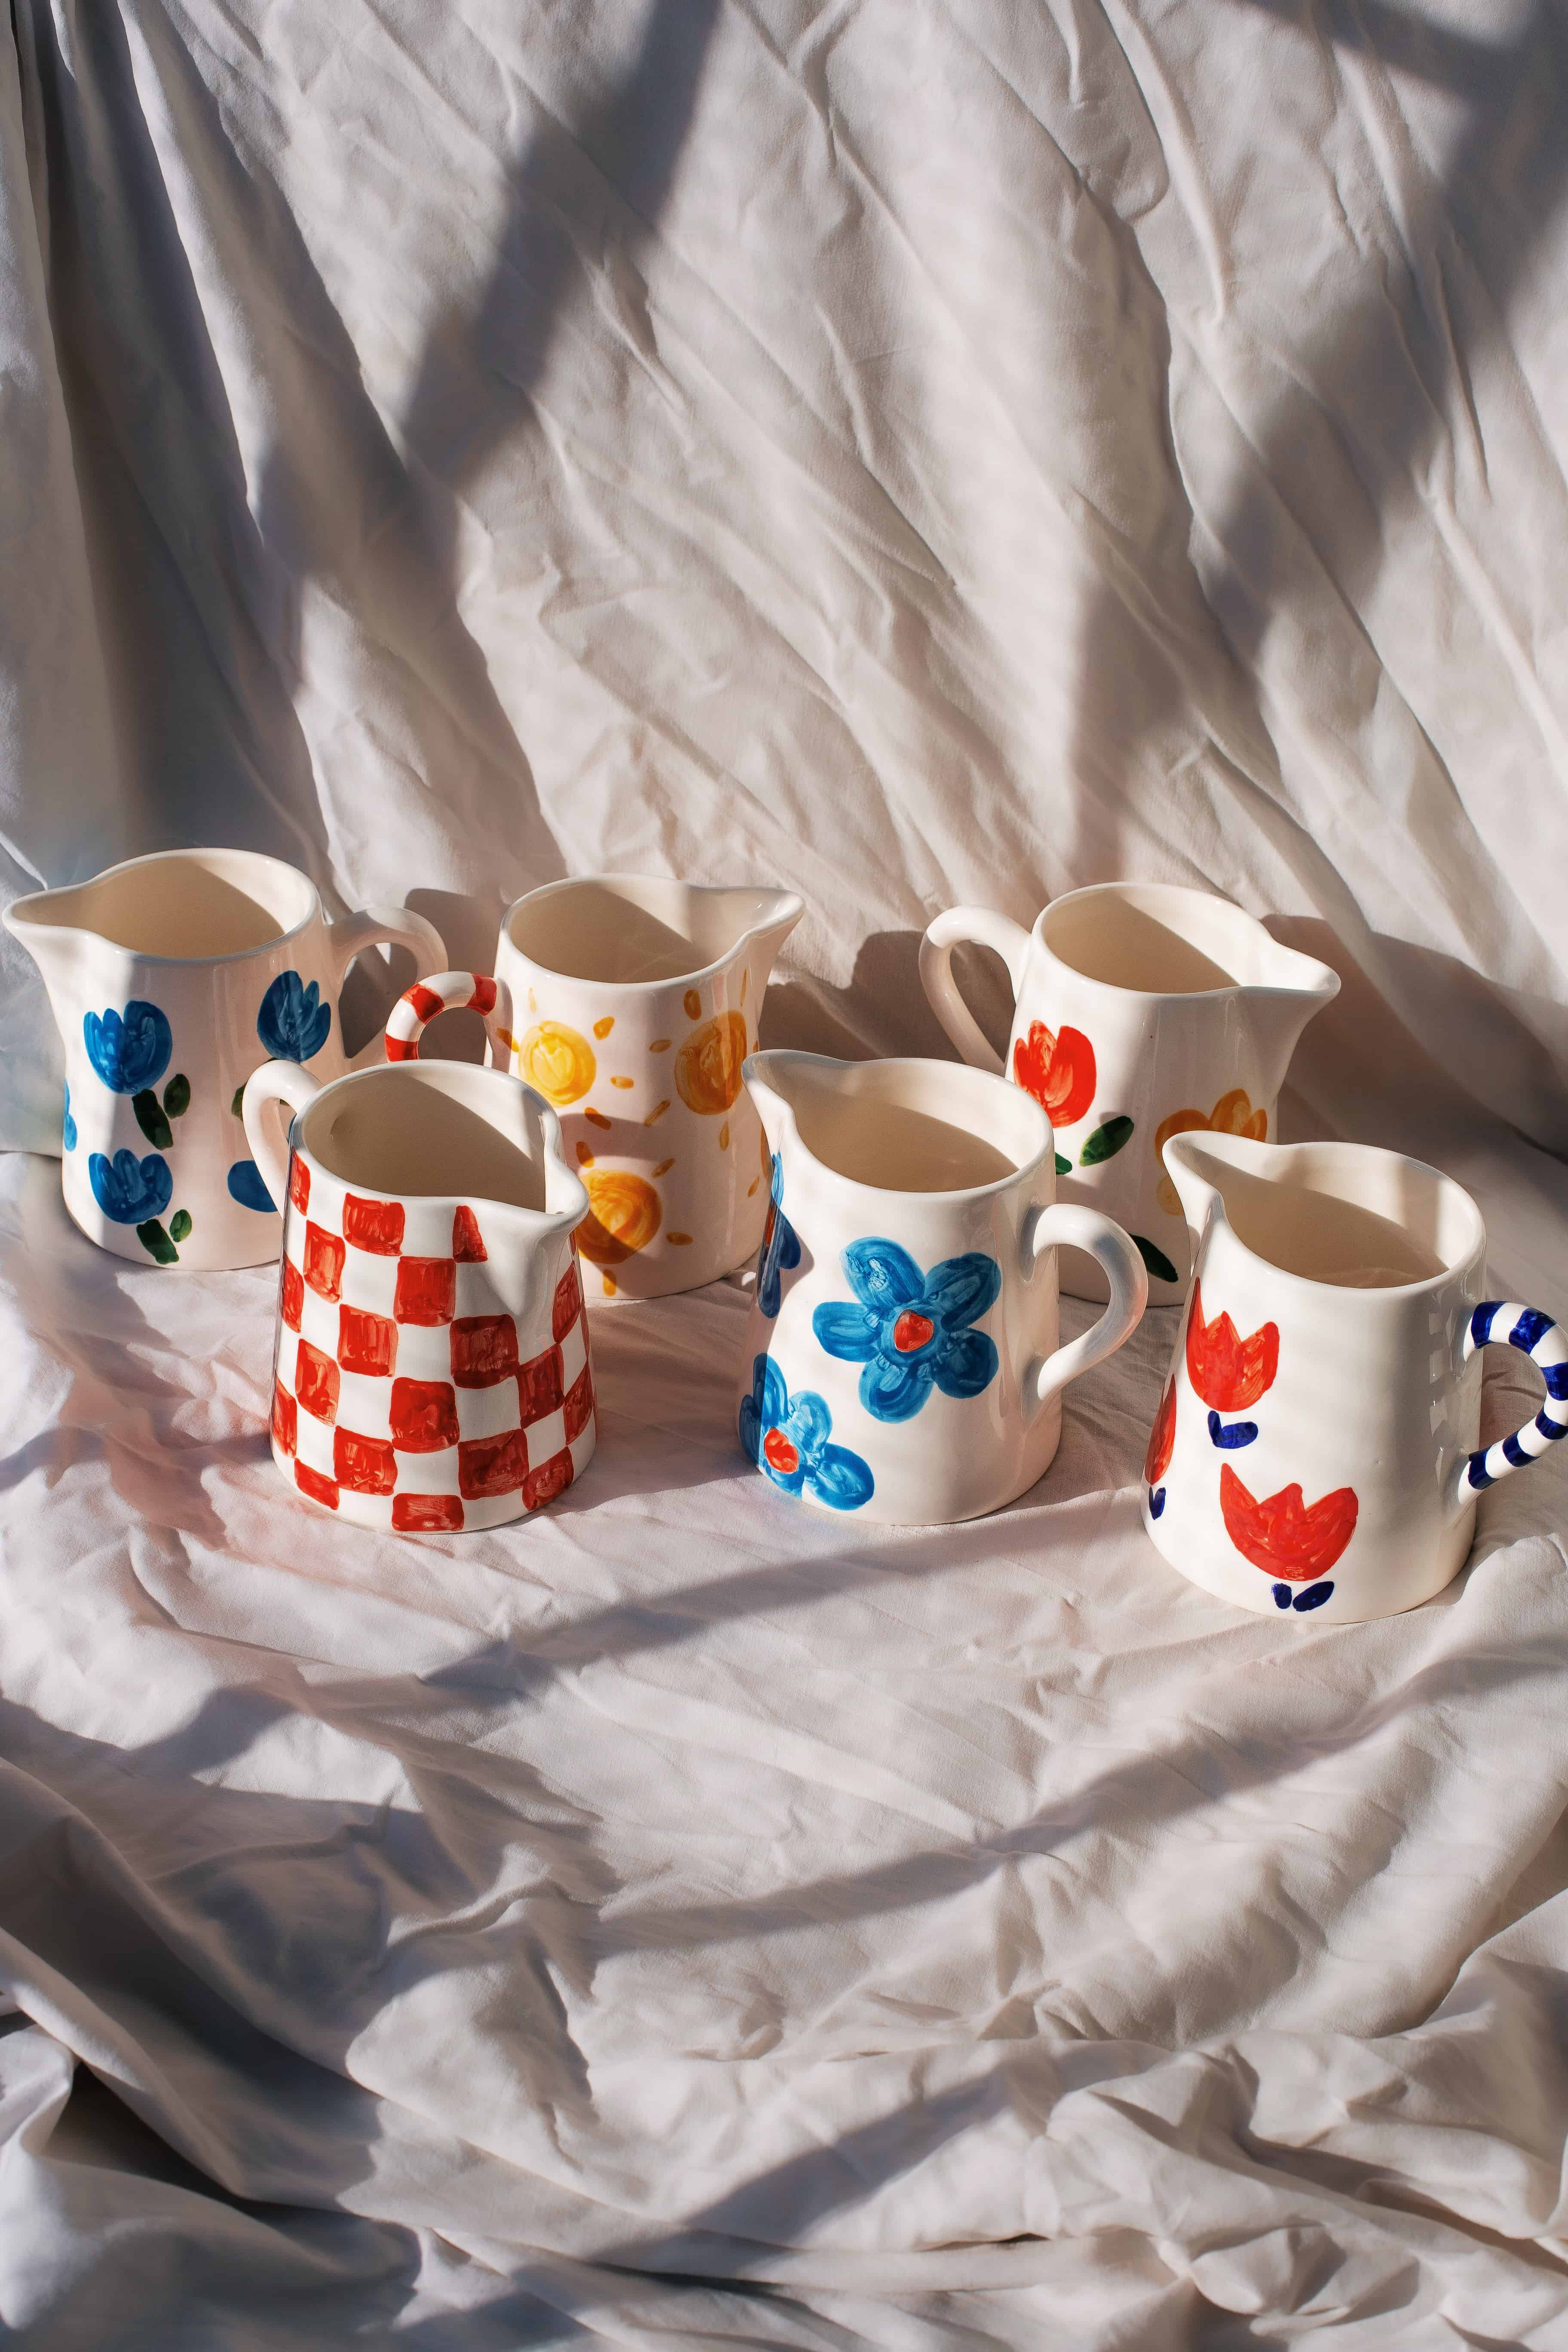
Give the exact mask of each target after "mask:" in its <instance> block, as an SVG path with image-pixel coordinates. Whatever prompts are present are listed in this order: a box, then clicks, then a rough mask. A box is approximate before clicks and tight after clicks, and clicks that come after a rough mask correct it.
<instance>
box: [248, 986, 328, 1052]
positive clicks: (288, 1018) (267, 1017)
mask: <svg viewBox="0 0 1568 2352" xmlns="http://www.w3.org/2000/svg"><path fill="white" fill-rule="evenodd" d="M331 1027H332V1008H331V1005H330V1004H323V1003H321V988H320V986H319V985H318V983H317V982H315V981H313V980H311V981H304V980H301V979H300V975H299V973H298V972H297V971H280V972H279V975H278V977H277V979H276V980H275V981H274V982H273V983H272V985H271V987H270V988H269V989H268V992H267V993H266V995H265V996H264V997H263V998H262V1000H261V1010H260V1012H259V1013H258V1014H257V1016H256V1034H257V1035H258V1037H259V1038H260V1040H261V1042H262V1044H263V1045H265V1046H266V1048H267V1050H268V1053H269V1054H272V1055H276V1057H277V1059H278V1060H279V1061H280V1062H308V1061H309V1060H310V1056H311V1055H312V1054H319V1053H320V1052H321V1048H322V1046H323V1045H325V1044H326V1042H327V1039H328V1037H329V1036H330V1035H331Z"/></svg>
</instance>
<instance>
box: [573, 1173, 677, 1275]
mask: <svg viewBox="0 0 1568 2352" xmlns="http://www.w3.org/2000/svg"><path fill="white" fill-rule="evenodd" d="M583 1181H584V1184H585V1185H586V1186H587V1188H588V1213H587V1215H586V1216H585V1217H584V1220H583V1222H582V1223H581V1224H580V1225H579V1226H578V1228H577V1246H578V1248H579V1249H580V1250H581V1251H582V1253H583V1255H584V1257H585V1258H590V1259H591V1260H592V1261H593V1263H594V1264H595V1265H599V1266H604V1265H620V1264H621V1262H622V1260H623V1259H625V1258H628V1257H630V1256H631V1255H632V1254H633V1252H634V1251H636V1250H640V1249H646V1248H647V1245H648V1244H649V1242H651V1241H652V1239H653V1237H654V1235H655V1234H657V1233H658V1228H659V1222H660V1220H661V1219H662V1217H663V1215H664V1210H663V1208H662V1206H661V1204H660V1202H659V1197H658V1192H656V1191H655V1189H654V1187H653V1186H652V1185H651V1184H650V1183H649V1182H648V1181H647V1177H646V1176H638V1175H637V1174H635V1173H634V1172H633V1171H632V1170H631V1169H629V1168H587V1169H584V1171H583Z"/></svg>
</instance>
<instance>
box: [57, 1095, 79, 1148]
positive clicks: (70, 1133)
mask: <svg viewBox="0 0 1568 2352" xmlns="http://www.w3.org/2000/svg"><path fill="white" fill-rule="evenodd" d="M60 1140H61V1141H62V1142H63V1143H64V1145H65V1148H66V1150H68V1151H74V1150H76V1121H75V1119H74V1118H72V1117H71V1090H70V1088H69V1087H67V1088H66V1115H65V1118H64V1119H63V1120H62V1121H61V1123H60Z"/></svg>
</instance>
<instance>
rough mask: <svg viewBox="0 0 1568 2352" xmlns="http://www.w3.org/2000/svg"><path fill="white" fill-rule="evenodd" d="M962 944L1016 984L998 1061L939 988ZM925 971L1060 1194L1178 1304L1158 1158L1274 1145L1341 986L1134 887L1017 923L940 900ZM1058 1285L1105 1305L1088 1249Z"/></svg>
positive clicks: (1308, 964) (1183, 1271)
mask: <svg viewBox="0 0 1568 2352" xmlns="http://www.w3.org/2000/svg"><path fill="white" fill-rule="evenodd" d="M961 940H976V941H977V942H978V943H979V944H980V945H981V946H983V947H988V948H992V949H994V950H995V952H996V953H997V954H998V955H999V956H1000V957H1001V958H1002V961H1004V963H1005V965H1006V967H1007V971H1008V974H1009V977H1010V978H1011V980H1012V982H1013V993H1014V996H1015V997H1016V1001H1017V1010H1016V1013H1015V1014H1014V1018H1013V1030H1012V1034H1011V1036H1010V1037H1009V1038H1008V1040H1007V1057H1006V1062H1005V1066H1004V1065H1003V1064H1002V1063H1001V1062H999V1060H998V1058H997V1055H996V1053H995V1051H994V1047H993V1046H992V1045H990V1044H989V1042H988V1041H987V1039H986V1038H985V1036H984V1034H983V1033H982V1031H981V1029H980V1027H979V1025H978V1024H977V1023H976V1021H975V1019H974V1016H973V1013H971V1012H970V1010H969V1007H968V1006H967V1005H966V1004H965V1003H964V1002H963V997H962V996H961V995H960V994H959V992H958V989H957V986H956V984H955V982H954V981H953V977H952V950H953V949H954V948H955V947H956V946H957V945H958V944H959V942H960V941H961ZM921 981H922V982H923V983H924V986H925V992H926V994H927V996H928V997H929V998H930V999H931V1007H932V1010H933V1011H934V1012H935V1013H936V1015H937V1017H938V1019H939V1020H940V1021H941V1023H942V1026H943V1028H944V1029H945V1030H946V1031H947V1034H948V1035H949V1036H950V1037H951V1038H952V1042H953V1044H954V1045H956V1046H957V1048H958V1050H959V1052H960V1053H961V1054H962V1055H963V1058H964V1060H965V1061H966V1062H973V1064H974V1065H975V1066H976V1067H977V1068H979V1069H983V1070H995V1069H1003V1068H1005V1076H1008V1077H1010V1078H1012V1079H1013V1080H1014V1081H1015V1083H1016V1085H1018V1086H1021V1087H1023V1088H1024V1089H1025V1091H1026V1093H1027V1094H1031V1095H1033V1096H1034V1097H1035V1100H1036V1101H1037V1103H1038V1104H1039V1105H1040V1107H1041V1108H1042V1109H1043V1110H1044V1111H1045V1113H1046V1115H1047V1118H1049V1120H1050V1122H1051V1125H1052V1128H1053V1129H1055V1135H1056V1162H1057V1174H1058V1177H1059V1178H1060V1180H1061V1181H1060V1187H1059V1189H1060V1195H1061V1198H1062V1199H1063V1200H1064V1201H1077V1202H1081V1203H1082V1204H1083V1205H1084V1206H1085V1207H1086V1208H1092V1209H1099V1210H1100V1211H1101V1212H1102V1213H1104V1214H1105V1215H1106V1216H1108V1217H1113V1218H1114V1219H1115V1220H1116V1223H1118V1224H1119V1225H1122V1226H1125V1228H1126V1230H1127V1231H1128V1232H1129V1233H1130V1234H1131V1236H1132V1238H1133V1240H1134V1241H1135V1242H1136V1243H1137V1244H1138V1248H1139V1251H1140V1253H1141V1254H1142V1259H1143V1263H1144V1265H1146V1266H1147V1267H1148V1269H1149V1297H1150V1301H1151V1304H1152V1305H1155V1306H1158V1305H1160V1304H1162V1303H1166V1304H1168V1303H1169V1302H1171V1301H1172V1300H1179V1299H1181V1298H1184V1297H1185V1295H1186V1288H1187V1277H1188V1275H1189V1273H1190V1271H1191V1259H1190V1256H1189V1254H1188V1248H1187V1234H1186V1228H1185V1226H1184V1223H1183V1221H1182V1208H1181V1202H1179V1201H1178V1200H1177V1198H1176V1193H1175V1188H1174V1186H1173V1184H1172V1182H1171V1180H1170V1177H1169V1176H1168V1175H1167V1173H1166V1171H1165V1169H1164V1166H1163V1162H1162V1160H1161V1158H1160V1154H1161V1151H1162V1150H1163V1148H1164V1146H1165V1144H1166V1143H1167V1142H1168V1141H1169V1140H1170V1139H1171V1137H1172V1136H1173V1135H1182V1134H1184V1133H1186V1132H1188V1131H1190V1130H1194V1129H1210V1130H1211V1131H1213V1132H1215V1133H1216V1134H1221V1135H1243V1136H1248V1137H1251V1138H1252V1139H1255V1140H1256V1141H1258V1142H1262V1141H1265V1140H1272V1139H1273V1137H1274V1114H1275V1100H1276V1097H1278V1095H1279V1088H1280V1087H1281V1086H1282V1085H1283V1083H1284V1078H1285V1072H1286V1069H1287V1067H1288V1066H1289V1060H1290V1056H1291V1055H1292V1054H1293V1053H1294V1051H1295V1049H1296V1041H1297V1039H1298V1038H1299V1037H1300V1034H1301V1032H1302V1030H1303V1029H1304V1028H1305V1027H1306V1025H1307V1024H1308V1022H1309V1021H1310V1019H1311V1017H1312V1015H1313V1013H1316V1012H1318V1011H1319V1010H1320V1008H1321V1006H1323V1005H1325V1004H1327V1003H1329V1002H1330V1000H1331V998H1332V997H1333V996H1334V994H1335V993H1336V992H1337V991H1338V988H1339V984H1340V982H1339V975H1338V974H1337V973H1336V972H1334V971H1331V970H1330V968H1329V966H1328V965H1327V964H1324V963H1318V962H1316V961H1314V960H1313V958H1312V957H1310V956H1304V955H1298V954H1297V953H1296V951H1295V950H1294V949H1292V948H1284V947H1281V946H1279V942H1278V941H1277V940H1273V939H1271V938H1270V937H1269V934H1268V932H1267V931H1266V930H1265V929H1264V928H1263V926H1262V924H1261V923H1259V922H1258V921H1256V920H1255V919H1254V918H1253V917H1252V916H1251V915H1248V914H1245V913H1244V912H1243V911H1242V909H1241V908H1239V907H1233V906H1232V905H1231V904H1230V902H1229V900H1228V899H1225V898H1214V897H1212V896H1211V895H1210V894H1209V893H1208V892H1207V891H1205V890H1184V889H1178V888H1175V887H1171V886H1168V885H1165V884H1161V883H1146V882H1107V883H1103V884H1100V885H1098V886H1097V887H1094V888H1092V889H1088V890H1073V891H1069V892H1068V894H1067V896H1066V897H1064V898H1056V899H1053V900H1052V902H1051V904H1050V905H1049V906H1048V907H1047V908H1046V910H1045V912H1044V914H1042V915H1041V916H1040V918H1039V919H1038V920H1037V923H1036V924H1035V927H1034V929H1033V930H1030V931H1026V930H1025V929H1024V928H1023V926H1022V925H1021V924H1019V923H1015V922H1013V921H1011V920H1010V919H1009V918H1008V917H1007V916H1005V915H998V914H993V913H992V912H990V911H989V910H988V909H987V908H982V907H953V908H950V910H949V911H948V912H947V913H946V914H945V915H939V916H938V917H937V919H936V921H935V922H934V923H932V924H931V928H930V929H929V930H928V931H927V932H926V935H925V938H924V940H923V941H922V942H921ZM1061 1286H1062V1288H1063V1289H1064V1290H1066V1291H1070V1292H1071V1293H1073V1294H1074V1296H1076V1297H1080V1298H1103V1297H1105V1288H1104V1283H1103V1278H1102V1277H1101V1276H1100V1274H1099V1270H1098V1268H1097V1267H1096V1266H1095V1265H1094V1263H1093V1261H1092V1259H1089V1258H1087V1257H1085V1256H1083V1255H1081V1254H1080V1253H1079V1252H1077V1251H1069V1252H1068V1253H1067V1254H1065V1255H1064V1256H1063V1258H1062V1261H1061Z"/></svg>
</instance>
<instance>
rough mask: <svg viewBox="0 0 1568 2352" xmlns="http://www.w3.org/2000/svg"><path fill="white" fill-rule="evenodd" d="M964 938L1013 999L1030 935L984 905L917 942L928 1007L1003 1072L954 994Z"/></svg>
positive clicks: (968, 1054) (962, 1046)
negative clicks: (993, 958)
mask: <svg viewBox="0 0 1568 2352" xmlns="http://www.w3.org/2000/svg"><path fill="white" fill-rule="evenodd" d="M963 940H974V941H975V942H976V944H977V945H978V946H980V947H983V948H994V950H995V951H996V953H997V954H998V955H999V956H1000V957H1001V959H1002V961H1003V962H1004V963H1005V965H1006V967H1007V977H1008V979H1009V980H1010V981H1011V982H1012V983H1013V997H1014V1002H1015V1003H1016V1001H1017V996H1018V991H1019V990H1020V989H1021V988H1022V987H1023V985H1024V964H1025V961H1026V957H1027V955H1028V952H1029V934H1028V932H1027V931H1026V929H1024V926H1023V925H1022V923H1016V922H1014V921H1013V919H1012V918H1011V917H1010V916H1008V915H997V914H994V913H993V912H992V910H991V908H989V907H950V908H948V910H947V912H946V914H945V915H939V916H938V917H937V919H936V920H935V922H934V923H929V924H928V925H927V926H926V934H925V937H924V939H923V940H921V987H922V988H923V989H924V990H925V992H926V996H927V999H928V1001H929V1003H930V1004H931V1011H932V1012H933V1013H935V1014H936V1017H937V1019H938V1020H939V1021H940V1022H941V1023H942V1027H943V1028H944V1029H945V1030H946V1031H947V1034H948V1035H949V1036H950V1037H951V1038H952V1042H953V1044H954V1045H956V1046H957V1048H958V1050H959V1052H960V1053H961V1054H962V1055H963V1058H964V1060H965V1061H966V1062H973V1065H974V1066H975V1068H976V1069H977V1070H994V1071H996V1072H997V1073H998V1075H1005V1073H1004V1070H1003V1063H1002V1056H1001V1055H1000V1054H999V1053H998V1052H997V1051H996V1048H995V1046H994V1045H993V1044H992V1043H991V1040H990V1039H989V1038H988V1037H987V1036H986V1034H985V1033H984V1030H983V1029H982V1028H981V1026H980V1024H979V1022H978V1021H976V1019H975V1018H974V1015H973V1013H971V1011H970V1009H969V1007H968V1005H967V1004H965V1003H964V1001H963V997H962V996H961V995H960V994H959V992H958V982H956V981H955V980H954V978H953V976H952V951H953V949H954V948H955V947H957V946H959V945H960V944H961V942H962V941H963ZM1133 1319H1134V1320H1136V1319H1137V1318H1133ZM1071 1377H1072V1375H1071V1374H1070V1373H1068V1379H1069V1380H1070V1379H1071Z"/></svg>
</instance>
